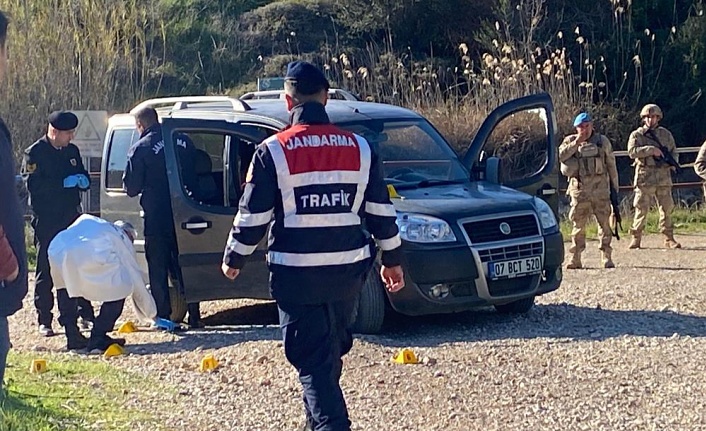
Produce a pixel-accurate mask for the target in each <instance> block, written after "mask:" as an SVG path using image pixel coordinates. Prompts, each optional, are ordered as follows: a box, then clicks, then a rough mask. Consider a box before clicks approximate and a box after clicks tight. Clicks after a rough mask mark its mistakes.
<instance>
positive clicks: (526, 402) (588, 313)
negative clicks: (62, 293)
mask: <svg viewBox="0 0 706 431" xmlns="http://www.w3.org/2000/svg"><path fill="white" fill-rule="evenodd" d="M679 239H680V240H681V241H682V243H683V244H684V249H681V250H663V249H660V248H657V247H658V246H660V245H661V244H660V241H661V240H660V238H658V237H656V236H654V237H647V238H646V240H645V241H644V242H645V245H646V246H647V248H646V249H643V250H637V251H628V250H626V247H627V241H625V240H623V241H621V242H620V243H617V244H616V251H615V256H614V258H615V263H616V265H617V268H616V269H613V270H602V269H597V267H598V263H599V262H598V251H597V249H596V244H597V243H595V242H593V243H590V244H589V250H588V251H587V253H586V255H585V264H586V265H587V266H588V267H589V268H588V269H583V270H578V271H570V272H567V273H566V274H565V281H564V283H563V285H562V287H561V289H560V290H559V291H558V292H555V293H552V294H549V295H547V296H544V297H541V298H539V299H538V301H537V306H536V307H535V308H534V309H533V310H532V311H531V312H530V313H529V314H527V315H524V316H518V317H508V316H501V315H498V314H496V313H495V312H493V311H492V310H482V311H479V312H474V313H463V314H458V315H453V316H434V317H425V318H414V319H409V318H401V317H393V318H391V319H389V320H388V322H387V324H386V328H385V332H384V333H383V334H381V335H378V336H361V337H358V339H357V342H356V344H355V347H354V349H353V351H352V352H351V354H350V355H348V356H347V358H346V361H345V371H344V377H343V387H344V391H345V393H346V394H347V400H348V403H349V410H350V412H351V418H352V420H353V422H354V425H353V429H355V430H402V429H404V430H420V431H421V430H444V431H451V430H458V431H462V430H475V429H479V430H481V429H482V430H529V429H532V430H559V429H562V430H643V429H644V430H701V429H706V409H705V408H704V399H705V398H706V236H688V237H680V238H679ZM234 307H238V308H236V309H233V308H234ZM203 309H204V315H205V316H206V321H207V323H210V324H212V325H216V326H214V327H210V328H206V329H204V330H198V331H191V332H189V333H188V334H186V335H183V336H174V335H169V334H158V333H147V332H141V333H136V334H129V335H128V342H129V344H130V352H131V354H130V355H128V356H123V357H119V358H115V359H113V360H112V363H113V364H114V365H115V366H116V367H121V368H124V369H127V370H130V371H132V372H135V373H144V374H148V375H151V376H153V377H155V376H156V377H157V378H158V379H159V380H160V381H163V382H164V383H165V384H168V385H170V386H171V387H173V388H174V395H173V399H172V400H171V404H170V406H169V410H168V411H167V412H164V413H163V418H164V423H165V425H166V426H167V427H168V428H169V429H174V430H200V431H206V430H214V431H216V430H218V431H221V430H248V431H250V430H278V431H281V430H294V429H296V427H297V426H298V425H299V424H300V423H301V421H302V418H303V415H302V410H301V409H302V407H301V401H300V388H299V383H298V380H297V378H296V374H295V372H294V370H293V369H291V368H290V367H289V366H288V365H287V364H286V362H285V358H284V355H283V353H282V348H281V343H280V341H279V331H278V329H277V327H276V309H275V308H274V306H273V305H272V304H271V303H266V302H264V303H263V302H254V301H224V302H217V303H210V304H204V306H203ZM126 315H129V313H128V314H126ZM33 322H34V313H33V311H32V308H31V302H30V300H29V299H28V300H27V301H26V307H25V308H24V310H23V311H21V312H20V313H18V315H16V316H14V317H13V318H12V319H11V330H12V332H13V334H14V344H15V347H16V348H17V349H20V350H31V349H37V348H41V347H38V346H48V347H49V348H50V349H52V350H57V351H60V350H61V348H62V346H63V343H64V340H63V337H54V338H52V339H49V340H45V339H40V338H39V337H38V336H37V335H35V332H34V331H35V327H34V326H32V323H33ZM402 347H411V348H412V349H414V351H415V352H416V353H417V355H418V356H420V357H422V358H426V359H425V360H426V361H427V363H426V364H420V365H396V364H392V363H391V362H390V357H391V356H392V354H393V353H394V352H395V351H396V350H397V349H399V348H402ZM207 353H213V354H214V356H216V357H217V358H218V359H220V361H221V366H220V368H219V369H218V370H217V371H216V372H213V373H210V374H201V373H199V372H198V371H196V367H197V364H198V362H199V360H200V359H201V358H202V357H203V356H204V355H205V354H207ZM94 360H98V359H94ZM139 402H141V403H144V406H145V408H149V406H150V403H154V401H151V400H139ZM161 410H162V411H164V408H162V409H161Z"/></svg>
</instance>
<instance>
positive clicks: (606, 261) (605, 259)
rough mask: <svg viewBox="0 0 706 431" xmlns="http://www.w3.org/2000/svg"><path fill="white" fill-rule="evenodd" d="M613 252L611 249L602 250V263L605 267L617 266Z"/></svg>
mask: <svg viewBox="0 0 706 431" xmlns="http://www.w3.org/2000/svg"><path fill="white" fill-rule="evenodd" d="M611 254H612V253H611V252H610V251H605V250H604V251H601V263H602V264H603V268H615V264H614V263H613V259H611Z"/></svg>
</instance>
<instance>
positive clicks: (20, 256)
mask: <svg viewBox="0 0 706 431" xmlns="http://www.w3.org/2000/svg"><path fill="white" fill-rule="evenodd" d="M16 172H17V169H16V168H15V159H14V157H13V156H12V141H11V140H10V132H9V131H8V130H7V127H6V126H5V123H4V122H3V121H2V119H0V225H2V226H3V229H5V235H6V236H7V239H8V241H9V242H10V246H11V247H12V251H14V252H15V256H16V257H17V263H18V264H19V267H20V272H19V275H18V276H17V279H16V280H15V281H13V282H12V283H3V282H1V281H0V316H10V315H12V314H14V313H15V312H16V311H17V310H19V309H20V308H22V299H23V298H24V297H25V295H26V294H27V255H26V253H25V233H24V220H23V217H22V212H21V211H20V203H19V200H18V199H17V193H16V192H15V190H16V188H15V173H16Z"/></svg>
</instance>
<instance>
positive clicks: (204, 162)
mask: <svg viewBox="0 0 706 431" xmlns="http://www.w3.org/2000/svg"><path fill="white" fill-rule="evenodd" d="M226 138H227V135H225V134H223V133H219V132H200V131H193V132H192V131H189V132H181V131H180V132H177V133H176V134H175V136H174V142H175V143H176V149H177V151H176V154H177V162H178V164H179V168H180V170H181V172H180V174H181V175H180V176H179V177H180V180H181V184H182V187H183V188H184V191H185V192H186V194H187V195H188V196H189V197H190V198H192V199H193V200H195V201H196V202H199V203H200V204H203V205H219V206H222V205H223V184H224V183H223V172H224V171H225V169H224V168H225V166H224V163H223V148H224V145H225V142H226Z"/></svg>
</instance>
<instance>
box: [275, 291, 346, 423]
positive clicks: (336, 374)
mask: <svg viewBox="0 0 706 431" xmlns="http://www.w3.org/2000/svg"><path fill="white" fill-rule="evenodd" d="M277 306H278V308H279V321H280V328H281V329H282V338H283V341H284V353H285V356H286V357H287V360H288V361H289V363H291V364H292V365H293V366H294V367H295V368H296V369H297V371H298V372H299V381H300V382H301V384H302V387H303V389H304V409H305V413H306V417H307V421H308V422H309V426H310V427H311V429H313V430H316V431H349V430H350V426H351V422H350V420H349V419H348V409H347V408H346V401H345V400H344V398H343V392H342V391H341V386H340V383H339V381H340V379H341V370H342V367H343V361H342V360H341V358H342V357H343V355H345V354H346V353H348V352H349V351H350V350H351V347H353V336H352V333H351V330H350V327H351V325H352V321H353V308H354V301H337V302H331V303H326V304H316V305H301V304H291V303H279V302H278V304H277Z"/></svg>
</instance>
